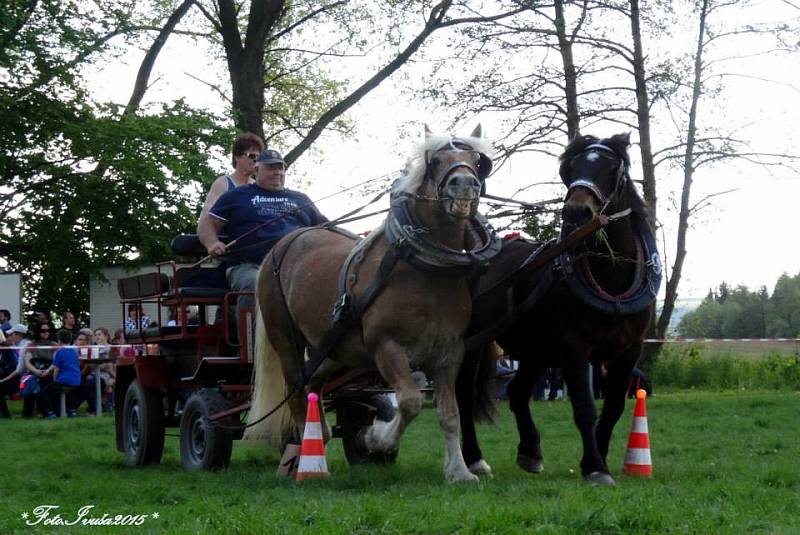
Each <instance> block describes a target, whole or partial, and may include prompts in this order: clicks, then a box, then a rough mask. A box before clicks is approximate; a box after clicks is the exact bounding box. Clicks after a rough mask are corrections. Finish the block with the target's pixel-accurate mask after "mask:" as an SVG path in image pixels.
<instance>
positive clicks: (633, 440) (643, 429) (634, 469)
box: [622, 388, 653, 477]
mask: <svg viewBox="0 0 800 535" xmlns="http://www.w3.org/2000/svg"><path fill="white" fill-rule="evenodd" d="M646 397H647V392H645V391H644V390H643V389H641V388H640V389H639V390H637V391H636V407H635V408H634V409H633V426H632V427H631V434H630V435H629V436H628V451H627V453H625V464H624V465H623V466H622V472H623V473H625V474H631V475H634V476H645V477H650V476H652V475H653V465H652V463H651V461H650V435H649V434H648V432H647V407H646V406H645V403H644V399H645V398H646Z"/></svg>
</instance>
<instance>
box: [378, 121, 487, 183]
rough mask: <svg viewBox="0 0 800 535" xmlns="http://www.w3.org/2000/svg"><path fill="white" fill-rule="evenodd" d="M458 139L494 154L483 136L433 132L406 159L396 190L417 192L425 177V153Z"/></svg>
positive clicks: (473, 147) (482, 151) (476, 148)
mask: <svg viewBox="0 0 800 535" xmlns="http://www.w3.org/2000/svg"><path fill="white" fill-rule="evenodd" d="M454 139H458V140H460V141H463V142H465V143H467V144H468V145H470V146H471V147H472V149H473V150H475V151H478V152H480V153H482V154H485V155H487V156H488V157H490V158H491V157H492V156H493V152H494V151H493V150H492V147H491V145H490V144H489V143H488V142H487V141H486V140H485V139H484V138H482V137H472V136H449V135H444V134H432V135H429V136H428V137H427V138H425V141H424V142H422V143H420V144H419V145H417V147H416V148H415V149H414V155H413V156H411V157H410V158H409V159H408V160H407V161H406V168H405V171H406V173H405V176H403V177H401V178H399V179H398V180H397V182H395V185H394V188H393V190H394V191H397V192H403V193H416V191H417V189H419V187H420V186H421V185H422V180H423V178H425V169H426V167H427V164H426V162H425V153H426V152H428V151H435V150H441V149H444V148H447V147H448V146H450V143H451V141H453V140H454Z"/></svg>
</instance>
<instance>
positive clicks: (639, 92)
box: [630, 0, 658, 219]
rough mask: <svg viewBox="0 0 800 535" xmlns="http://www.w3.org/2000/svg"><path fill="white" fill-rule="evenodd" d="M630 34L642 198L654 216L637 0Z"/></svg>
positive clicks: (653, 176)
mask: <svg viewBox="0 0 800 535" xmlns="http://www.w3.org/2000/svg"><path fill="white" fill-rule="evenodd" d="M630 5H631V34H632V35H633V79H634V81H635V83H636V118H637V122H638V124H639V152H640V154H641V158H642V180H643V188H642V189H643V192H644V200H645V201H647V204H649V205H650V209H651V210H652V211H653V218H654V219H655V217H656V208H657V200H658V198H657V196H656V168H655V164H654V163H653V145H652V142H651V141H650V97H649V96H648V94H647V79H646V77H645V65H644V52H643V50H642V31H641V27H640V21H641V19H640V13H639V0H630Z"/></svg>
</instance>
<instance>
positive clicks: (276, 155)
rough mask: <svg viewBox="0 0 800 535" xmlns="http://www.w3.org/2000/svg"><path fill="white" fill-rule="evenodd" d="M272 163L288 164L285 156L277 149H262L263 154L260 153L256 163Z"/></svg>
mask: <svg viewBox="0 0 800 535" xmlns="http://www.w3.org/2000/svg"><path fill="white" fill-rule="evenodd" d="M271 163H282V164H284V165H286V162H284V161H283V156H281V153H280V152H278V151H276V150H275V149H266V150H263V151H261V154H259V155H258V158H257V159H256V165H259V164H264V165H267V164H271Z"/></svg>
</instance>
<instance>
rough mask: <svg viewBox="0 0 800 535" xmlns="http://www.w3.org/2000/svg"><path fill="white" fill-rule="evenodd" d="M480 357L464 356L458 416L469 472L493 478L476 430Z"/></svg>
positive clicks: (458, 389) (472, 354) (462, 447)
mask: <svg viewBox="0 0 800 535" xmlns="http://www.w3.org/2000/svg"><path fill="white" fill-rule="evenodd" d="M479 363H480V355H479V354H478V353H468V354H466V355H464V362H463V363H462V364H461V370H460V371H459V372H458V378H457V379H456V402H457V403H458V416H459V421H460V423H461V452H462V454H463V456H464V462H465V463H466V464H467V466H468V467H469V471H470V472H472V473H473V474H476V475H487V476H489V477H491V476H492V467H491V466H489V464H488V463H487V462H486V461H485V460H483V453H482V452H481V448H480V445H479V444H478V434H477V432H476V430H475V414H474V406H473V404H474V399H473V398H474V396H475V395H476V393H475V388H476V384H475V383H476V380H477V373H478V365H479Z"/></svg>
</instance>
